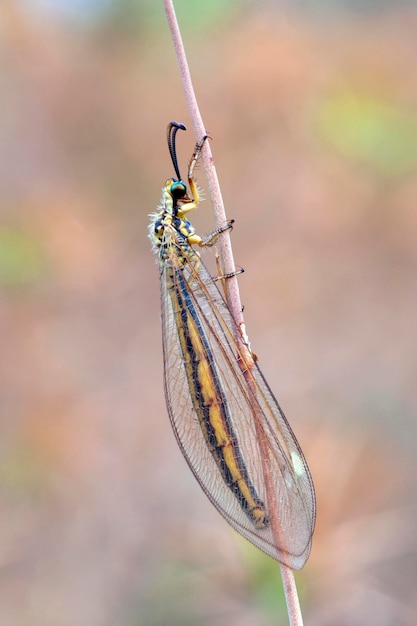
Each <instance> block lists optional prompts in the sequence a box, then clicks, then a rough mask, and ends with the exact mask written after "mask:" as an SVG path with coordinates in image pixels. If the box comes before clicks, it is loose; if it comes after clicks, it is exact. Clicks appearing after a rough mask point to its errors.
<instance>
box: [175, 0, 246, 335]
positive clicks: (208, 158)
mask: <svg viewBox="0 0 417 626" xmlns="http://www.w3.org/2000/svg"><path fill="white" fill-rule="evenodd" d="M164 6H165V12H166V15H167V19H168V25H169V28H170V31H171V36H172V40H173V42H174V47H175V53H176V55H177V60H178V65H179V68H180V73H181V79H182V83H183V87H184V92H185V98H186V101H187V106H188V112H189V114H190V118H191V121H192V123H193V127H194V132H195V136H196V139H197V141H200V139H201V138H202V137H203V136H204V135H205V134H206V130H205V127H204V124H203V119H202V117H201V113H200V110H199V108H198V104H197V99H196V96H195V93H194V89H193V84H192V81H191V74H190V70H189V67H188V63H187V57H186V55H185V50H184V45H183V43H182V38H181V33H180V30H179V27H178V22H177V17H176V15H175V9H174V6H173V3H172V2H171V1H170V0H164ZM201 157H202V162H203V167H204V172H205V175H206V178H207V185H208V192H209V196H210V201H211V204H212V207H213V212H214V220H215V223H216V227H217V228H220V227H221V226H224V225H225V224H226V223H227V218H226V212H225V210H224V203H223V197H222V193H221V190H220V185H219V179H218V177H217V173H216V167H215V165H214V159H213V156H212V153H211V148H210V142H209V141H206V142H205V144H204V148H203V151H202V155H201ZM219 250H220V259H221V265H222V271H223V273H224V274H233V272H234V271H235V269H236V266H235V262H234V259H233V251H232V246H231V242H230V236H229V231H225V232H224V233H223V234H222V236H221V237H220V238H219ZM225 289H226V294H227V303H228V306H229V309H230V312H231V314H232V317H233V319H234V320H235V322H236V325H237V327H238V328H241V327H242V324H243V315H242V304H241V301H240V296H239V286H238V283H237V278H236V277H235V276H233V277H231V278H230V279H228V280H226V281H225Z"/></svg>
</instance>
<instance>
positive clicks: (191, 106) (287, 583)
mask: <svg viewBox="0 0 417 626" xmlns="http://www.w3.org/2000/svg"><path fill="white" fill-rule="evenodd" d="M164 7H165V13H166V16H167V20H168V26H169V29H170V31H171V37H172V40H173V43H174V48H175V53H176V55H177V60H178V65H179V69H180V73H181V79H182V83H183V87H184V92H185V98H186V101H187V106H188V111H189V114H190V118H191V121H192V123H193V127H194V132H195V136H196V139H197V141H200V140H201V138H202V137H203V136H204V135H205V134H206V131H205V127H204V124H203V119H202V117H201V113H200V110H199V107H198V103H197V99H196V96H195V92H194V89H193V84H192V80H191V74H190V69H189V67H188V63H187V57H186V54H185V50H184V45H183V42H182V38H181V33H180V30H179V26H178V21H177V17H176V15H175V9H174V5H173V2H172V0H164ZM202 162H203V167H204V171H205V174H206V178H207V184H208V190H209V196H210V200H211V203H212V206H213V212H214V218H215V222H216V226H217V227H218V228H219V227H221V226H224V225H225V224H226V223H227V218H226V213H225V209H224V203H223V198H222V194H221V190H220V185H219V180H218V177H217V173H216V168H215V165H214V159H213V156H212V153H211V148H210V145H209V142H208V141H206V142H205V144H204V149H203V151H202ZM219 251H220V260H221V267H222V271H223V273H224V274H233V272H234V271H235V263H234V259H233V252H232V246H231V241H230V236H229V231H225V232H224V233H223V234H222V236H221V237H220V238H219ZM224 282H225V290H226V297H227V303H228V307H229V310H230V312H231V314H232V317H233V319H234V320H235V322H236V327H237V328H238V329H239V330H240V332H241V333H243V335H242V334H240V335H239V337H237V338H236V339H237V341H238V342H239V346H240V348H241V351H242V353H243V354H244V355H245V359H246V361H247V362H249V366H250V363H252V364H253V358H252V357H251V355H250V353H249V351H248V348H247V345H246V343H245V338H246V334H245V330H244V320H243V312H242V304H241V302H240V296H239V286H238V282H237V278H236V276H232V277H231V278H228V279H227V280H226V281H224ZM261 439H262V437H261ZM261 454H262V442H261ZM262 457H263V458H264V459H267V454H266V453H265V454H262ZM265 463H266V464H267V461H265ZM264 474H266V480H267V482H269V483H270V488H268V485H267V493H268V492H270V493H271V500H272V501H274V500H275V497H274V494H273V493H272V480H270V481H268V478H269V476H268V474H269V472H268V470H267V468H266V469H265V468H264ZM269 500H270V498H268V501H269ZM273 517H275V519H276V520H277V516H276V515H275V516H273ZM272 521H273V520H272ZM275 526H276V528H275V529H274V530H275V532H274V535H275V536H276V537H279V535H280V531H279V523H278V521H277V522H276V524H275ZM279 566H280V569H281V577H282V583H283V588H284V594H285V600H286V603H287V610H288V618H289V623H290V626H303V618H302V615H301V609H300V602H299V599H298V594H297V588H296V586H295V580H294V574H293V571H292V569H291V568H290V567H288V566H287V565H283V564H282V563H279Z"/></svg>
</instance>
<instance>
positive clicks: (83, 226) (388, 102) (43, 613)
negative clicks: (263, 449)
mask: <svg viewBox="0 0 417 626" xmlns="http://www.w3.org/2000/svg"><path fill="white" fill-rule="evenodd" d="M55 4H58V5H59V4H60V3H55ZM87 4H88V3H85V4H84V5H82V3H79V5H80V6H79V11H76V10H75V9H74V10H73V11H65V10H64V7H65V3H64V2H63V3H62V6H61V7H60V8H58V7H57V6H55V9H53V5H54V3H53V2H52V3H51V2H49V3H48V2H43V3H42V2H40V1H37V2H23V0H22V1H21V2H17V1H15V2H13V0H7V1H6V0H3V2H2V7H1V8H0V31H1V43H0V55H1V56H0V64H1V66H0V97H1V106H0V111H1V115H0V134H1V148H0V160H1V161H0V201H1V205H0V209H1V214H0V220H1V221H0V290H1V291H0V295H1V301H0V324H1V326H0V333H1V339H0V346H1V355H2V358H1V360H0V399H1V406H0V410H1V413H0V419H1V444H0V512H1V515H0V531H1V532H0V548H1V549H0V567H1V570H0V571H1V575H2V579H1V585H0V624H1V626H3V625H4V626H6V625H7V626H9V625H13V626H26V625H30V626H38V625H39V626H67V625H68V626H69V625H71V626H72V625H74V624H77V626H84V625H85V626H114V625H120V626H163V625H168V624H169V625H170V626H173V625H174V626H176V625H178V626H194V625H209V624H210V626H212V625H219V626H220V625H222V624H226V623H227V624H228V625H229V626H261V625H262V626H268V625H270V624H278V623H279V624H285V623H286V618H285V609H284V608H283V600H282V597H281V592H280V583H279V574H278V570H277V568H276V566H275V564H274V562H273V561H272V560H270V559H268V558H267V557H264V556H263V555H261V554H259V553H258V552H257V551H256V550H255V549H252V548H251V547H250V546H249V545H248V544H246V543H245V542H244V541H243V540H241V539H240V538H239V537H237V536H236V535H235V534H234V533H233V531H232V530H230V529H229V527H228V526H227V525H226V523H225V522H224V521H223V520H222V519H221V517H220V516H219V515H218V514H217V513H216V511H215V510H213V509H212V507H211V506H210V504H209V503H208V501H207V500H206V499H205V497H204V495H203V494H202V493H201V492H200V490H199V488H198V486H197V485H196V484H195V482H194V480H193V478H192V476H191V475H190V473H189V471H188V468H187V467H186V464H185V462H184V461H183V459H182V457H181V455H180V453H179V451H178V449H177V447H176V443H175V441H174V437H173V434H172V432H171V429H170V425H169V420H168V417H167V413H166V408H165V403H164V396H163V387H162V351H161V337H160V321H159V315H160V312H159V286H158V272H157V268H156V265H155V259H154V258H153V256H152V254H151V252H150V246H149V242H148V240H147V237H146V236H147V223H148V213H150V212H151V211H153V210H154V208H155V207H156V205H157V203H158V202H159V197H160V189H161V187H162V185H163V183H164V181H165V179H166V178H167V177H168V176H171V175H172V174H173V172H172V167H171V164H170V160H169V156H168V152H167V149H166V145H165V127H166V124H167V122H168V121H169V120H171V119H177V120H180V121H183V122H184V123H186V124H187V125H190V122H189V118H188V115H187V111H186V107H185V102H184V96H183V93H182V91H181V85H180V80H179V74H178V70H177V67H176V63H175V58H174V53H173V50H172V45H171V43H170V39H169V33H168V29H167V26H166V24H165V22H164V14H163V10H162V7H161V6H160V4H159V3H157V2H153V3H152V2H148V3H145V2H137V3H131V2H115V3H111V2H108V3H103V4H102V5H100V3H97V2H96V7H95V10H92V9H91V4H90V11H87ZM192 4H193V3H189V4H188V8H186V9H185V10H180V11H179V19H180V22H181V24H182V25H183V34H184V39H185V44H186V47H187V51H188V56H189V61H190V66H191V71H192V73H193V79H194V83H195V88H196V91H197V95H198V97H199V101H200V106H201V110H202V113H203V116H204V119H205V123H206V127H207V129H208V130H209V131H210V133H211V135H212V137H213V141H212V149H213V152H214V156H215V159H216V165H217V169H218V172H219V176H220V180H221V183H222V189H223V194H224V198H225V202H226V207H227V211H228V215H229V217H233V218H235V220H236V227H235V229H234V231H233V243H234V252H235V258H236V262H237V263H238V264H239V265H241V266H244V267H245V270H246V273H245V274H244V275H243V276H242V277H241V279H240V286H241V295H242V300H243V302H244V304H245V316H246V322H247V326H248V329H249V334H250V338H251V341H252V345H253V348H254V350H255V351H256V352H257V354H258V355H259V359H260V360H259V363H260V365H261V367H262V369H263V371H264V373H265V374H266V376H267V379H268V380H269V382H270V384H271V386H272V388H273V389H274V391H275V392H276V394H277V396H278V398H279V400H280V402H281V404H282V405H283V407H284V409H285V411H286V413H287V416H288V417H289V419H290V422H291V424H292V426H293V427H294V429H295V431H296V433H297V435H298V438H299V440H300V443H301V445H302V447H303V450H304V452H305V454H306V456H307V458H308V460H309V464H310V467H311V470H312V473H313V477H314V480H315V485H316V489H317V499H318V520H317V529H316V533H315V538H314V542H313V551H312V554H311V558H310V560H309V561H308V564H307V566H306V567H305V569H304V570H303V572H301V573H300V574H299V575H298V576H297V580H298V585H299V588H300V595H301V601H302V604H303V607H304V615H305V622H306V624H310V625H317V626H326V625H329V626H330V625H331V626H333V625H338V626H340V625H342V626H343V625H346V626H348V625H349V626H352V625H365V624H366V625H369V624H378V625H382V626H385V625H386V626H394V625H395V626H398V625H402V624H407V625H408V624H410V625H411V624H415V623H416V620H417V605H416V594H415V585H416V579H417V558H416V548H417V545H416V543H417V542H416V532H415V528H416V521H417V515H416V505H417V498H416V491H417V490H416V487H417V480H416V475H417V472H416V469H417V468H416V461H415V459H416V452H417V445H416V435H417V428H416V408H417V406H416V405H417V403H416V367H417V330H416V313H417V275H416V272H417V215H416V201H417V177H416V166H417V81H416V75H417V39H416V32H417V11H416V6H415V4H414V3H402V2H397V3H387V4H386V5H384V3H378V6H377V7H375V5H374V4H373V3H370V4H369V5H367V4H366V3H345V4H344V5H343V6H341V5H340V3H339V7H340V10H338V11H335V10H334V6H333V5H334V3H327V2H321V3H308V4H307V3H302V2H298V3H297V2H296V3H288V4H286V3H284V2H282V3H278V2H276V3H268V2H256V3H249V2H240V3H239V2H231V3H230V4H229V3H227V2H220V3H218V4H217V3H215V2H213V3H203V2H202V3H194V4H195V6H194V7H193V8H192V9H191V8H190V7H191V5H192ZM206 4H207V6H206ZM181 6H182V5H181ZM181 6H180V7H179V8H180V9H181ZM178 138H179V139H180V141H179V148H178V150H179V160H180V164H181V165H182V169H183V171H184V169H185V164H186V162H187V160H188V158H189V156H190V154H191V151H192V148H193V144H194V141H195V138H194V137H193V134H192V132H191V131H190V132H188V133H183V134H181V135H180V136H179V137H178ZM199 179H200V184H201V185H202V186H203V187H204V186H205V182H204V177H203V173H202V172H200V176H199ZM193 223H194V224H195V225H196V227H197V228H198V231H199V232H201V233H204V232H207V231H209V230H210V229H211V228H212V217H211V214H210V205H209V202H208V201H206V202H205V203H203V204H202V206H201V207H200V209H199V212H198V215H196V216H195V217H194V216H193ZM206 255H207V257H208V256H210V253H206Z"/></svg>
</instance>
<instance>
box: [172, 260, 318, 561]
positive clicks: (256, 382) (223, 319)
mask: <svg viewBox="0 0 417 626" xmlns="http://www.w3.org/2000/svg"><path fill="white" fill-rule="evenodd" d="M181 252H183V251H180V249H179V250H178V251H175V252H172V254H170V255H168V257H167V258H165V260H164V266H163V268H162V270H161V298H162V323H163V348H164V371H165V393H166V399H167V405H168V410H169V415H170V419H171V423H172V427H173V429H174V433H175V435H176V438H177V441H178V443H179V445H180V448H181V450H182V453H183V455H184V457H185V458H186V460H187V463H188V465H189V466H190V468H191V470H192V472H193V474H194V475H195V477H196V478H197V480H198V482H199V483H200V485H201V487H202V489H203V490H204V492H205V493H206V494H207V496H208V498H209V499H210V500H211V502H212V503H213V504H214V505H215V506H216V508H217V509H218V510H219V512H220V513H221V514H222V515H223V517H224V518H225V519H226V520H227V521H228V522H229V524H231V526H233V527H234V528H235V529H236V530H237V531H238V532H239V533H240V534H242V535H243V536H244V537H246V538H247V539H249V540H250V541H251V542H252V543H254V544H255V545H256V546H258V547H259V548H260V549H261V550H263V551H264V552H266V553H267V554H269V555H270V556H272V557H273V558H276V559H278V560H279V561H281V562H282V563H284V564H286V565H288V566H290V567H291V568H293V569H300V568H301V567H302V566H303V565H304V563H305V561H306V560H307V558H308V555H309V553H310V548H311V539H312V534H313V530H314V524H315V497H314V488H313V483H312V479H311V476H310V472H309V469H308V467H307V463H306V461H305V458H304V455H303V453H302V451H301V448H300V446H299V444H298V442H297V440H296V438H295V436H294V434H293V432H292V430H291V427H290V426H289V424H288V422H287V420H286V418H285V416H284V414H283V412H282V410H281V408H280V406H279V405H278V403H277V401H276V399H275V397H274V395H273V394H272V392H271V390H270V388H269V386H268V384H267V383H266V381H265V379H264V377H263V375H262V373H261V371H260V370H259V368H258V366H257V364H256V363H253V365H252V366H251V368H250V379H251V382H250V384H248V380H247V375H246V377H245V375H244V373H243V371H242V369H241V367H240V365H239V358H240V357H241V355H240V353H239V348H238V345H237V343H236V341H235V332H236V328H235V324H234V321H233V320H232V318H231V315H230V312H229V310H228V307H227V305H226V303H225V301H224V298H223V296H222V295H221V293H220V291H219V289H218V288H217V285H216V282H215V281H213V279H212V278H211V276H210V274H209V272H208V270H207V269H206V267H205V266H204V264H203V263H202V262H201V260H198V261H196V256H197V255H194V256H193V257H190V259H192V260H190V261H187V255H184V254H182V255H181ZM177 253H178V255H177ZM179 256H181V261H180V260H179ZM184 327H185V328H186V331H185V333H184ZM202 399H203V402H201V400H202ZM199 402H200V404H199ZM201 405H202V406H203V408H201ZM199 406H200V408H198V407H199ZM213 407H214V408H213ZM211 414H213V419H214V421H215V422H216V424H217V423H219V424H220V426H219V427H217V426H216V425H215V426H214V427H213V428H211V427H210V432H207V431H208V429H207V427H206V426H205V425H204V424H205V420H207V419H211ZM224 421H227V422H228V423H229V426H227V433H228V434H227V435H225V434H224V432H225V431H224V428H223V422H224ZM256 421H257V423H256ZM259 429H261V432H262V436H263V439H264V441H265V442H266V449H267V455H268V459H267V462H268V463H269V466H270V467H271V474H272V481H273V489H274V496H275V501H276V505H277V519H278V521H279V526H280V541H279V543H278V545H277V544H276V541H275V539H274V536H273V532H272V528H271V524H270V523H269V522H268V516H269V514H270V512H269V507H270V502H269V501H268V495H267V492H266V487H265V479H264V473H263V469H262V467H263V466H262V458H261V453H260V448H259ZM219 433H220V434H219ZM217 437H219V438H220V439H221V441H222V442H223V443H221V445H220V443H219V442H217V444H218V445H216V440H215V439H216V438H217ZM225 440H227V441H226V443H225ZM232 440H233V444H232V445H230V444H229V442H230V441H232ZM229 452H230V455H229V461H228V460H227V456H225V458H224V460H222V457H221V455H222V454H223V453H224V454H225V455H227V454H228V453H229ZM234 458H236V459H237V460H236V461H234V460H233V459H234ZM230 459H231V460H230ZM241 460H242V461H243V463H241ZM229 462H230V464H231V467H232V469H233V468H234V467H235V466H236V465H237V466H238V467H237V469H236V472H235V474H236V475H237V476H238V477H237V478H236V479H233V477H232V478H230V476H229V475H230V474H231V472H228V470H227V467H225V466H227V464H228V463H229ZM232 473H233V472H232ZM245 481H249V485H247V487H246V490H245ZM240 487H242V489H241V488H240ZM242 492H243V493H247V494H248V496H247V498H245V497H244V496H243V495H242ZM251 502H252V504H251ZM251 506H252V509H253V511H251V510H250V509H251ZM262 507H264V510H265V515H264V517H263V519H264V523H262V519H261V517H262V514H261V510H262ZM258 509H259V510H258ZM256 516H258V517H256Z"/></svg>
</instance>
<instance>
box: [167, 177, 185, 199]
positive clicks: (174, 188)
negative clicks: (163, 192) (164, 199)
mask: <svg viewBox="0 0 417 626" xmlns="http://www.w3.org/2000/svg"><path fill="white" fill-rule="evenodd" d="M170 192H171V196H172V197H173V198H175V199H176V200H179V198H183V197H184V196H185V194H186V193H187V187H186V186H185V185H184V183H183V182H181V181H178V182H176V183H173V184H172V185H171V189H170Z"/></svg>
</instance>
